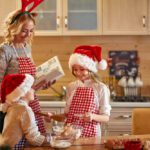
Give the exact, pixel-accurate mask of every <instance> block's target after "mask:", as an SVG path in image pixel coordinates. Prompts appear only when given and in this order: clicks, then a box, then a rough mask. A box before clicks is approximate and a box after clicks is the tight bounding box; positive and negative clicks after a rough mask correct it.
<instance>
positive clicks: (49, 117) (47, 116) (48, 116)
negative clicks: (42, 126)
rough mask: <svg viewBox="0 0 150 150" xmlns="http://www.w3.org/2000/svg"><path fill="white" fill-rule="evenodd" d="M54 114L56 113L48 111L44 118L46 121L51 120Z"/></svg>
mask: <svg viewBox="0 0 150 150" xmlns="http://www.w3.org/2000/svg"><path fill="white" fill-rule="evenodd" d="M53 115H54V114H53V113H50V112H48V113H47V115H45V116H44V120H45V121H46V122H50V121H51V119H52V116H53Z"/></svg>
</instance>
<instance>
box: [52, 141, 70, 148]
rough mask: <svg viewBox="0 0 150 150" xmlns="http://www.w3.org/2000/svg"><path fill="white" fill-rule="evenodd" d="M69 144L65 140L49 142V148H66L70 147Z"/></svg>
mask: <svg viewBox="0 0 150 150" xmlns="http://www.w3.org/2000/svg"><path fill="white" fill-rule="evenodd" d="M70 146H71V143H70V142H69V141H65V140H58V141H57V140H56V141H54V142H51V147H53V148H67V147H70Z"/></svg>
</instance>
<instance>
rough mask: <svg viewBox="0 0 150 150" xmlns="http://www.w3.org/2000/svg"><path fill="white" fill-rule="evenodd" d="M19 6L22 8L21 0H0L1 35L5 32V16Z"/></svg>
mask: <svg viewBox="0 0 150 150" xmlns="http://www.w3.org/2000/svg"><path fill="white" fill-rule="evenodd" d="M17 8H20V3H19V0H0V35H2V36H3V33H4V21H5V18H6V17H7V15H8V14H9V13H10V12H12V11H14V10H16V9H17Z"/></svg>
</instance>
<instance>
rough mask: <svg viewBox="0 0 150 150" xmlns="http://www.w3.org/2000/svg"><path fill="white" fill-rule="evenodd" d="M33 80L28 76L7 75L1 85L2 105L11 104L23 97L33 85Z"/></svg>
mask: <svg viewBox="0 0 150 150" xmlns="http://www.w3.org/2000/svg"><path fill="white" fill-rule="evenodd" d="M33 82H34V78H33V77H32V76H31V75H29V74H8V75H6V76H5V77H4V79H3V81H2V84H1V101H2V103H5V102H6V103H8V104H11V103H12V102H16V101H18V100H19V99H20V97H22V96H24V95H25V94H26V93H27V92H28V91H29V90H30V89H31V86H32V85H33Z"/></svg>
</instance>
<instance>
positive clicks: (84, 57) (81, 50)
mask: <svg viewBox="0 0 150 150" xmlns="http://www.w3.org/2000/svg"><path fill="white" fill-rule="evenodd" d="M74 64H77V65H80V66H82V67H84V68H86V69H88V70H90V71H92V72H94V73H96V72H97V71H98V70H105V69H106V68H107V62H106V60H104V59H102V48H101V47H100V46H95V45H92V46H88V45H83V46H79V47H77V48H76V49H75V50H74V53H73V54H72V55H71V56H70V59H69V69H70V70H72V66H73V65H74Z"/></svg>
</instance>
